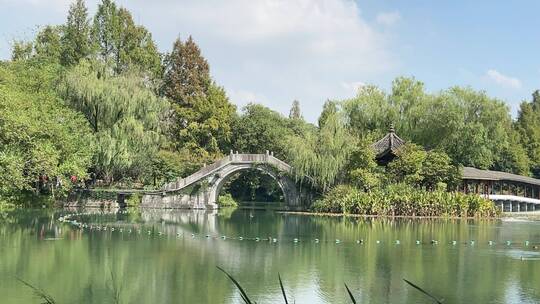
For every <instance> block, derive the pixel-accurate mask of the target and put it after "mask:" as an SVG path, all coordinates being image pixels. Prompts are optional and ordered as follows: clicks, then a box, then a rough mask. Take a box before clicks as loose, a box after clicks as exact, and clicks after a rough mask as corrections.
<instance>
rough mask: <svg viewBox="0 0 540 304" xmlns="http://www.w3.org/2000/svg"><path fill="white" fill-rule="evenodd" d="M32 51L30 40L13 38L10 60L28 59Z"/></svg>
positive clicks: (32, 45) (32, 46)
mask: <svg viewBox="0 0 540 304" xmlns="http://www.w3.org/2000/svg"><path fill="white" fill-rule="evenodd" d="M33 53H34V44H33V43H32V42H30V41H22V40H15V41H13V46H12V48H11V61H19V60H28V59H30V58H32V55H33Z"/></svg>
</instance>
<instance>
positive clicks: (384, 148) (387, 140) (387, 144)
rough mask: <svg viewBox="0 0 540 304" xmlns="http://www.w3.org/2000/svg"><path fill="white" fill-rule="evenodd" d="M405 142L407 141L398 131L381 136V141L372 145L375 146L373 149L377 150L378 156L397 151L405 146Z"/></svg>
mask: <svg viewBox="0 0 540 304" xmlns="http://www.w3.org/2000/svg"><path fill="white" fill-rule="evenodd" d="M404 144H405V141H404V140H403V139H401V138H399V136H397V135H396V133H394V132H390V133H388V134H386V135H385V136H384V137H383V138H381V139H380V140H379V141H377V142H376V143H374V144H372V145H371V147H373V149H374V150H375V153H376V154H377V157H380V156H382V155H385V154H387V153H389V152H393V153H396V151H397V150H398V149H399V147H401V146H403V145H404Z"/></svg>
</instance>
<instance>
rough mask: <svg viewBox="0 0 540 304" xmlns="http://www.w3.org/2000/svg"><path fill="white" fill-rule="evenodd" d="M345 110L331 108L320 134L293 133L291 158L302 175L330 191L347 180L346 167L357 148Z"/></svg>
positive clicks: (290, 138)
mask: <svg viewBox="0 0 540 304" xmlns="http://www.w3.org/2000/svg"><path fill="white" fill-rule="evenodd" d="M341 116H342V115H341V113H338V112H327V115H326V117H325V119H324V123H323V124H322V125H321V127H320V128H319V130H318V132H317V133H316V134H310V133H308V134H307V135H306V136H289V137H288V138H287V150H288V151H287V152H288V160H289V162H290V163H291V165H292V166H293V168H294V169H295V171H296V173H297V174H298V176H299V177H302V176H309V177H310V178H309V179H307V180H306V181H307V182H309V183H311V184H312V185H313V186H314V187H316V188H318V189H320V190H322V191H323V192H324V191H327V190H328V189H330V188H331V187H333V186H334V185H336V184H338V183H340V182H342V181H344V180H345V178H346V176H345V172H344V171H345V170H344V169H345V168H346V166H347V163H348V161H349V159H350V155H351V152H352V151H353V150H354V147H355V141H354V138H353V137H352V136H351V135H350V134H349V132H348V130H347V128H346V125H345V123H344V122H343V119H342V117H341Z"/></svg>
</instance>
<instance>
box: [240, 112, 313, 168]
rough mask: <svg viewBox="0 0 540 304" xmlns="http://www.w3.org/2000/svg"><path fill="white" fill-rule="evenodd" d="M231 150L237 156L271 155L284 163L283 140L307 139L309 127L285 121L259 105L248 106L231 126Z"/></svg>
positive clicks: (296, 121) (284, 146) (298, 120)
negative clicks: (290, 138) (237, 152)
mask: <svg viewBox="0 0 540 304" xmlns="http://www.w3.org/2000/svg"><path fill="white" fill-rule="evenodd" d="M232 129H233V132H232V142H231V146H232V147H231V149H233V150H234V151H239V152H240V153H263V154H264V153H266V151H270V152H273V153H274V155H275V156H276V157H278V158H279V159H282V160H288V153H287V151H288V147H287V143H286V140H285V139H286V138H287V137H289V136H292V135H298V136H300V137H303V136H308V135H307V134H309V133H311V132H312V131H313V129H314V128H313V127H312V126H311V125H309V124H307V123H306V122H304V121H303V120H301V119H287V118H285V117H283V116H282V115H281V114H279V113H277V112H276V111H273V110H271V109H269V108H267V107H265V106H263V105H260V104H248V105H247V106H245V107H244V108H243V109H242V114H241V115H240V116H239V117H237V118H236V119H235V120H234V122H233V127H232Z"/></svg>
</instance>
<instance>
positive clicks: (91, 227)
mask: <svg viewBox="0 0 540 304" xmlns="http://www.w3.org/2000/svg"><path fill="white" fill-rule="evenodd" d="M117 213H118V214H128V211H127V210H120V211H118V212H117ZM117 213H114V212H113V213H109V214H117ZM96 214H99V213H95V212H86V213H71V214H68V215H64V216H61V217H59V218H58V221H59V222H61V223H65V224H69V225H70V226H71V227H73V228H76V229H80V230H82V231H95V232H111V233H118V234H128V235H143V234H145V235H149V236H151V235H157V236H167V237H168V236H175V237H176V238H184V237H188V238H191V239H215V240H223V241H225V240H237V241H255V242H265V241H266V242H269V243H278V242H279V243H293V244H297V243H314V244H319V243H335V244H336V245H339V244H358V245H364V244H368V242H367V241H366V240H364V239H359V240H355V241H353V242H351V241H348V242H347V241H342V240H340V239H324V240H323V239H318V238H313V239H300V238H292V239H285V238H280V239H278V238H276V237H272V236H268V237H263V238H261V237H243V236H236V237H235V236H227V235H210V234H195V233H189V232H187V233H186V232H184V233H182V232H176V233H169V234H167V233H166V232H163V231H159V230H157V229H156V228H155V227H152V229H147V228H146V229H144V227H139V226H138V225H134V224H131V225H132V226H130V227H125V226H122V227H118V226H115V225H111V224H109V225H100V224H88V223H84V222H83V221H80V220H77V219H76V218H80V217H83V216H92V215H96ZM101 215H107V213H101ZM371 243H374V244H376V245H381V244H385V243H386V244H392V245H396V246H399V245H402V244H405V243H402V242H401V240H395V241H392V242H389V241H383V240H373V241H371ZM412 244H414V245H418V246H420V245H431V246H438V245H439V244H444V245H449V246H451V247H456V246H458V245H462V246H469V247H476V246H477V244H481V245H484V244H483V243H477V241H476V240H468V241H458V240H452V241H449V242H445V243H439V240H434V239H432V240H427V241H426V240H416V241H414V242H413V243H412ZM485 245H487V246H488V247H503V248H516V247H522V248H524V249H529V250H540V242H531V241H529V240H525V241H519V242H515V241H511V240H506V241H499V242H496V241H494V240H489V241H487V242H486V243H485ZM521 259H522V260H530V259H526V258H523V257H522V258H521Z"/></svg>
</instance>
